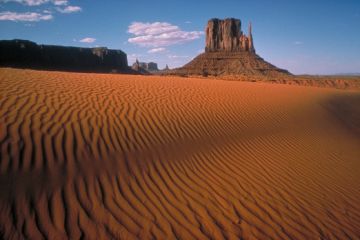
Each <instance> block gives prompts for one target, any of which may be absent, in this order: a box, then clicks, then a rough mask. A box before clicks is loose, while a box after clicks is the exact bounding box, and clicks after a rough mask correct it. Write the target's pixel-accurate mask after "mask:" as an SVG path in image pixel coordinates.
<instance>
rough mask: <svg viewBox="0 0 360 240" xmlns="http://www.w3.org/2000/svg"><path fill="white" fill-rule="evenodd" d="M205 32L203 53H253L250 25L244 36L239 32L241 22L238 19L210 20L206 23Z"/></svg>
mask: <svg viewBox="0 0 360 240" xmlns="http://www.w3.org/2000/svg"><path fill="white" fill-rule="evenodd" d="M205 32H206V46H205V52H217V51H225V52H237V51H250V52H255V49H254V45H253V41H252V35H251V25H249V34H248V36H246V35H245V34H243V32H242V31H241V21H240V20H239V19H234V18H227V19H224V20H220V19H217V18H214V19H211V20H209V21H208V24H207V26H206V30H205Z"/></svg>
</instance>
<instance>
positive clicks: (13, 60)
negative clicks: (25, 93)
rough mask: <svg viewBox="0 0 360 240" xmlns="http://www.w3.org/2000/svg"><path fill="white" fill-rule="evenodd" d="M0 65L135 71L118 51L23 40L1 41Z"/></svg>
mask: <svg viewBox="0 0 360 240" xmlns="http://www.w3.org/2000/svg"><path fill="white" fill-rule="evenodd" d="M0 53H1V54H0V66H6V67H20V68H33V69H41V70H60V71H77V72H118V73H135V72H134V71H132V70H131V68H129V66H128V62H127V56H126V54H125V53H124V52H123V51H121V50H110V49H107V48H105V47H98V48H81V47H66V46H55V45H54V46H53V45H38V44H36V43H34V42H31V41H27V40H18V39H15V40H1V41H0Z"/></svg>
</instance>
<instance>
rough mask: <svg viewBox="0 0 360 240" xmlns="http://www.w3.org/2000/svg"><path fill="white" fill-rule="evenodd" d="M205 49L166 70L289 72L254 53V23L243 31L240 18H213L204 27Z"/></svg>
mask: <svg viewBox="0 0 360 240" xmlns="http://www.w3.org/2000/svg"><path fill="white" fill-rule="evenodd" d="M205 32H206V42H205V44H206V45H205V52H204V53H202V54H200V55H198V56H197V57H195V58H194V59H193V60H192V61H191V62H189V63H187V64H186V65H184V66H183V67H181V68H177V69H174V70H170V71H167V73H168V74H174V75H182V76H188V75H201V76H228V75H262V76H279V75H290V73H289V72H288V71H286V70H283V69H279V68H277V67H275V66H274V65H272V64H270V63H268V62H266V61H265V60H264V59H262V58H261V57H260V56H258V55H257V54H256V53H255V47H254V42H253V36H252V26H251V23H249V28H248V34H247V35H245V34H244V33H243V32H242V31H241V21H240V20H239V19H234V18H228V19H225V20H220V19H216V18H214V19H210V20H209V21H208V24H207V26H206V29H205Z"/></svg>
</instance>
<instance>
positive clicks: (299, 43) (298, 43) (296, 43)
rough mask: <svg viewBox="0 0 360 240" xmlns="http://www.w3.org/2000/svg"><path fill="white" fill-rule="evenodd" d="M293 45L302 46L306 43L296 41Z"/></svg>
mask: <svg viewBox="0 0 360 240" xmlns="http://www.w3.org/2000/svg"><path fill="white" fill-rule="evenodd" d="M293 44H294V45H302V44H304V43H303V42H301V41H295V42H293Z"/></svg>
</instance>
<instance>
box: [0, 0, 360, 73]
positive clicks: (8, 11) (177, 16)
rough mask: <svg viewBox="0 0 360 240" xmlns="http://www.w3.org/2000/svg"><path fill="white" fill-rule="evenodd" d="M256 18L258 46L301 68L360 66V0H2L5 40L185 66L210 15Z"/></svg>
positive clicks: (268, 56)
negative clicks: (98, 49) (102, 50)
mask: <svg viewBox="0 0 360 240" xmlns="http://www.w3.org/2000/svg"><path fill="white" fill-rule="evenodd" d="M213 17H217V18H225V17H235V18H239V19H241V21H242V29H243V30H244V31H245V32H246V30H247V29H246V26H247V24H248V22H249V21H251V22H252V24H253V36H254V44H255V49H256V52H257V53H258V54H259V55H260V56H261V57H263V58H264V59H265V60H267V61H269V62H271V63H272V64H274V65H276V66H278V67H281V68H285V69H288V70H289V71H290V72H292V73H295V74H303V73H308V74H335V73H351V72H360V1H359V0H342V1H340V0H317V1H310V0H302V1H300V0H293V1H288V0H273V1H268V0H258V1H256V0H255V1H250V0H248V1H242V0H222V1H209V0H207V1H205V0H192V1H188V0H182V1H174V0H167V1H160V0H152V1H144V0H137V1H133V0H131V1H130V0H121V1H120V0H118V1H115V0H106V1H98V0H82V1H77V0H0V39H14V38H20V39H28V40H32V41H35V42H37V43H43V44H58V45H71V46H83V47H94V46H106V47H108V48H114V49H121V50H123V51H125V52H126V53H127V54H128V59H129V64H131V63H132V62H133V61H134V60H135V59H136V58H138V59H139V60H140V61H155V62H157V63H158V64H159V67H160V68H163V67H164V66H165V64H168V65H169V66H170V67H177V66H181V65H183V64H185V63H186V62H188V61H190V60H191V59H192V58H193V57H195V56H196V55H198V54H199V53H200V52H201V51H203V49H204V41H205V36H204V35H203V31H204V28H205V25H206V22H207V20H208V19H210V18H213Z"/></svg>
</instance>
